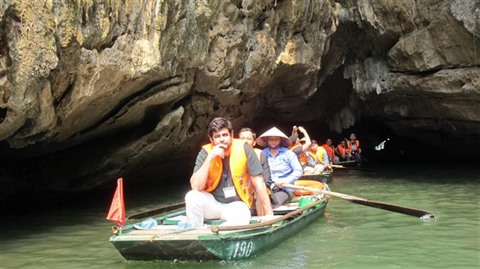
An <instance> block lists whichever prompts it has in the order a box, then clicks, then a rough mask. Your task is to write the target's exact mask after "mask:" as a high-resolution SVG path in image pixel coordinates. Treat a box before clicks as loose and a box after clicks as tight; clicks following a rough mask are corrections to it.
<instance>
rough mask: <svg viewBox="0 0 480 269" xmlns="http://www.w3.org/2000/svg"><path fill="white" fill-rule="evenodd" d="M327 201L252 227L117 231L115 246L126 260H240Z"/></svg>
mask: <svg viewBox="0 0 480 269" xmlns="http://www.w3.org/2000/svg"><path fill="white" fill-rule="evenodd" d="M326 206H327V201H324V202H323V203H320V204H318V205H317V206H315V207H313V208H311V209H309V210H308V211H306V212H304V213H302V214H301V215H300V216H297V217H295V218H292V219H289V220H285V221H283V223H279V224H274V225H271V226H267V227H262V228H255V229H250V230H237V231H220V232H219V233H218V234H215V233H212V232H211V231H210V230H209V229H204V230H184V231H174V232H170V233H168V235H165V234H155V233H151V232H147V231H145V232H144V233H139V234H135V235H134V234H128V233H126V234H123V235H114V236H112V237H111V238H110V241H111V242H112V243H113V245H114V246H115V248H116V249H117V250H118V251H119V252H120V254H121V255H122V256H123V257H125V259H127V260H196V261H203V260H240V259H247V258H251V257H253V256H256V255H258V254H260V253H262V252H264V251H266V250H268V249H271V248H272V247H275V246H276V245H278V244H279V243H280V242H282V241H284V240H285V239H287V238H288V237H290V236H292V235H294V234H295V233H297V232H298V231H300V230H302V229H303V228H305V227H306V226H307V225H309V224H311V223H312V222H314V221H315V220H317V219H318V218H319V217H320V216H322V215H323V213H324V211H325V208H326Z"/></svg>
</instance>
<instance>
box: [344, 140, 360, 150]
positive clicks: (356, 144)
mask: <svg viewBox="0 0 480 269" xmlns="http://www.w3.org/2000/svg"><path fill="white" fill-rule="evenodd" d="M347 147H348V149H349V152H350V153H351V152H352V141H350V140H348V141H347ZM359 148H360V141H358V139H355V149H357V150H358V149H359Z"/></svg>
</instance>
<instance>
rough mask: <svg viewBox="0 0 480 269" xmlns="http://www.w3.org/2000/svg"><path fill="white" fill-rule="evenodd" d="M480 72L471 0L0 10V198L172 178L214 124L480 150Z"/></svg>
mask: <svg viewBox="0 0 480 269" xmlns="http://www.w3.org/2000/svg"><path fill="white" fill-rule="evenodd" d="M479 64H480V2H478V1H469V0H427V1H414V0H412V1H373V0H357V1H347V0H343V1H341V0H339V1H331V0H317V1H313V0H312V1H295V0H288V1H287V0H283V1H282V0H263V1H261V0H257V1H253V0H250V1H249V0H244V1H241V0H237V1H235V0H231V1H217V0H201V1H176V0H171V1H160V0H150V1H131V0H123V1H121V0H113V1H112V0H108V1H107V0H99V1H91V0H78V1H60V0H47V1H29V0H17V1H16V0H2V1H0V143H1V144H0V157H1V168H0V178H1V182H0V183H1V185H2V190H1V197H2V198H3V197H8V195H10V194H12V193H16V192H18V191H22V190H32V189H33V190H83V189H90V188H93V187H95V186H98V185H101V184H102V183H104V182H106V181H112V180H114V179H115V178H116V177H118V176H120V175H124V176H128V175H132V177H158V171H161V175H162V176H169V175H178V174H179V172H180V171H184V170H185V169H180V170H179V169H175V167H176V166H178V165H179V164H180V165H182V167H184V164H185V162H182V161H184V160H185V158H187V159H188V160H191V159H192V156H191V155H192V152H195V153H196V152H197V150H198V148H199V144H200V143H202V141H205V139H206V137H205V132H206V126H207V124H208V122H209V121H210V120H211V119H212V118H213V117H214V116H218V115H223V116H227V117H229V118H230V119H232V122H233V123H234V126H236V127H238V128H240V127H242V126H244V125H249V126H252V124H253V122H254V121H255V120H257V119H260V118H262V117H274V118H275V119H277V120H280V121H290V120H301V121H318V122H327V123H328V124H329V126H330V128H331V130H335V131H336V132H341V131H342V130H344V129H346V128H349V127H351V126H353V125H355V123H357V122H358V121H359V120H361V119H362V117H374V118H378V119H380V120H382V121H383V122H384V123H385V124H386V125H387V126H389V127H390V128H391V129H392V130H393V131H394V132H396V133H397V134H399V135H403V136H410V137H414V138H415V139H417V140H419V141H421V142H423V143H425V144H427V145H431V146H437V147H441V148H444V147H445V145H449V146H448V148H450V149H454V150H455V151H456V153H458V154H459V155H464V154H466V153H467V151H466V147H467V145H468V149H469V150H468V154H478V153H480V152H479V151H480V150H479V148H480V147H478V146H479V145H480V141H479V138H480V107H479V106H478V103H479V101H480V86H479V85H480V68H479ZM333 74H337V75H335V76H334V75H333ZM338 74H340V75H338ZM326 81H329V83H326ZM346 82H347V83H346ZM458 140H460V141H461V142H458ZM454 141H455V142H454ZM454 143H455V145H458V147H454V146H451V145H453V144H454ZM472 145H474V146H475V147H474V149H473V151H474V152H471V148H472ZM193 155H194V154H193ZM154 172H155V173H156V174H154Z"/></svg>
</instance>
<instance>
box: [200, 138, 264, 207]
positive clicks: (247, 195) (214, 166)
mask: <svg viewBox="0 0 480 269" xmlns="http://www.w3.org/2000/svg"><path fill="white" fill-rule="evenodd" d="M203 148H204V149H205V150H206V151H207V153H210V152H211V151H212V149H213V145H212V144H207V145H204V146H203ZM222 171H223V161H222V158H220V157H218V156H217V157H215V159H213V161H212V163H211V165H210V170H209V172H208V178H207V182H206V183H205V186H204V187H203V190H204V191H207V192H212V191H214V190H215V189H216V188H217V186H218V184H220V180H221V177H222ZM230 172H231V173H232V174H231V176H232V180H233V185H234V186H235V190H236V191H237V194H238V195H239V196H240V199H241V200H242V201H243V202H245V203H246V204H247V206H248V207H249V208H252V206H253V205H254V204H253V200H254V194H255V192H254V188H253V184H252V181H251V179H250V175H249V174H248V169H247V155H246V154H245V141H243V140H239V139H233V141H232V145H231V147H230Z"/></svg>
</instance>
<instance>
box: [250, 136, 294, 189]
mask: <svg viewBox="0 0 480 269" xmlns="http://www.w3.org/2000/svg"><path fill="white" fill-rule="evenodd" d="M256 142H257V145H259V146H260V147H265V148H264V149H263V152H264V153H265V155H267V158H268V165H269V166H270V173H271V175H272V179H273V181H274V182H275V183H289V184H293V183H294V182H295V181H296V180H297V179H299V178H300V177H301V176H302V174H303V170H302V165H301V164H300V162H299V161H298V158H297V155H295V153H293V152H292V151H291V150H289V149H288V146H290V145H291V144H292V141H291V140H290V138H288V137H287V136H286V135H285V134H284V133H282V131H280V130H279V129H277V128H276V127H273V128H272V129H270V130H268V131H266V132H265V133H263V134H262V135H260V136H259V137H258V138H257V140H256Z"/></svg>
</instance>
